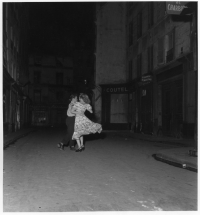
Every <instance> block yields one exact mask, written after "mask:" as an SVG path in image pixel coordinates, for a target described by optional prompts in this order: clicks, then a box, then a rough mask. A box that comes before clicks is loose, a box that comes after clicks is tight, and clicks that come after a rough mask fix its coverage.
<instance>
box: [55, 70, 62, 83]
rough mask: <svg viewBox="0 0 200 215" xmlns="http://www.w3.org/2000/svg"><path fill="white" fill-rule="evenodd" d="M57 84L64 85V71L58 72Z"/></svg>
mask: <svg viewBox="0 0 200 215" xmlns="http://www.w3.org/2000/svg"><path fill="white" fill-rule="evenodd" d="M56 84H57V85H63V73H62V72H57V73H56Z"/></svg>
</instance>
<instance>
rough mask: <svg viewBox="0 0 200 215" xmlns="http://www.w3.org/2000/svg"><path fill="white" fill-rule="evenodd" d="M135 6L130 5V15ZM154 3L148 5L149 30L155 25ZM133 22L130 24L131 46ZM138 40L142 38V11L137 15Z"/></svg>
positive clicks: (130, 41) (130, 43)
mask: <svg viewBox="0 0 200 215" xmlns="http://www.w3.org/2000/svg"><path fill="white" fill-rule="evenodd" d="M132 9H133V4H132V5H130V7H129V10H128V15H130V14H131V13H132ZM153 16H154V3H153V2H149V3H148V19H147V21H148V29H150V28H151V27H152V26H153V25H154V17H153ZM133 33H134V31H133V20H131V21H130V22H129V46H131V45H132V44H133ZM136 33H137V39H139V38H140V37H141V36H142V11H141V12H139V13H138V14H137V26H136Z"/></svg>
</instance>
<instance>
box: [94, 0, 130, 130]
mask: <svg viewBox="0 0 200 215" xmlns="http://www.w3.org/2000/svg"><path fill="white" fill-rule="evenodd" d="M125 11H126V4H123V3H122V2H115V3H113V2H108V3H97V7H96V52H95V57H96V60H95V61H96V68H95V77H94V78H95V89H94V95H95V96H94V102H95V114H96V116H97V119H98V120H99V121H101V123H102V125H103V127H104V129H112V128H113V127H115V128H123V127H127V126H128V117H127V107H128V94H127V89H128V88H127V87H126V86H124V83H126V72H125V70H126V64H125V59H126V27H125V25H126V16H125V15H126V13H125ZM118 88H120V89H121V88H122V90H117V89H118ZM115 91H116V92H115Z"/></svg>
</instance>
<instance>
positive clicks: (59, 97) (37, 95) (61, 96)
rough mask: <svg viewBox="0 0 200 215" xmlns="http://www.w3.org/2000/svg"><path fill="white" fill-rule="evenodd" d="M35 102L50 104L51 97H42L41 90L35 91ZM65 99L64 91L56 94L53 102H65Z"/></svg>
mask: <svg viewBox="0 0 200 215" xmlns="http://www.w3.org/2000/svg"><path fill="white" fill-rule="evenodd" d="M33 99H34V102H36V103H40V102H49V97H48V96H42V92H41V90H34V95H33ZM64 99H65V94H64V92H63V91H58V92H56V97H55V98H54V99H52V97H51V101H52V102H53V101H55V100H56V101H57V102H64Z"/></svg>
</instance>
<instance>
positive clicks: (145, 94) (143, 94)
mask: <svg viewBox="0 0 200 215" xmlns="http://www.w3.org/2000/svg"><path fill="white" fill-rule="evenodd" d="M152 93H153V91H152V84H148V85H145V86H143V87H142V88H141V89H140V98H141V99H140V110H139V113H140V122H141V125H140V126H141V131H142V132H143V133H146V134H152V133H153V121H152V114H153V103H152V102H153V97H152Z"/></svg>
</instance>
